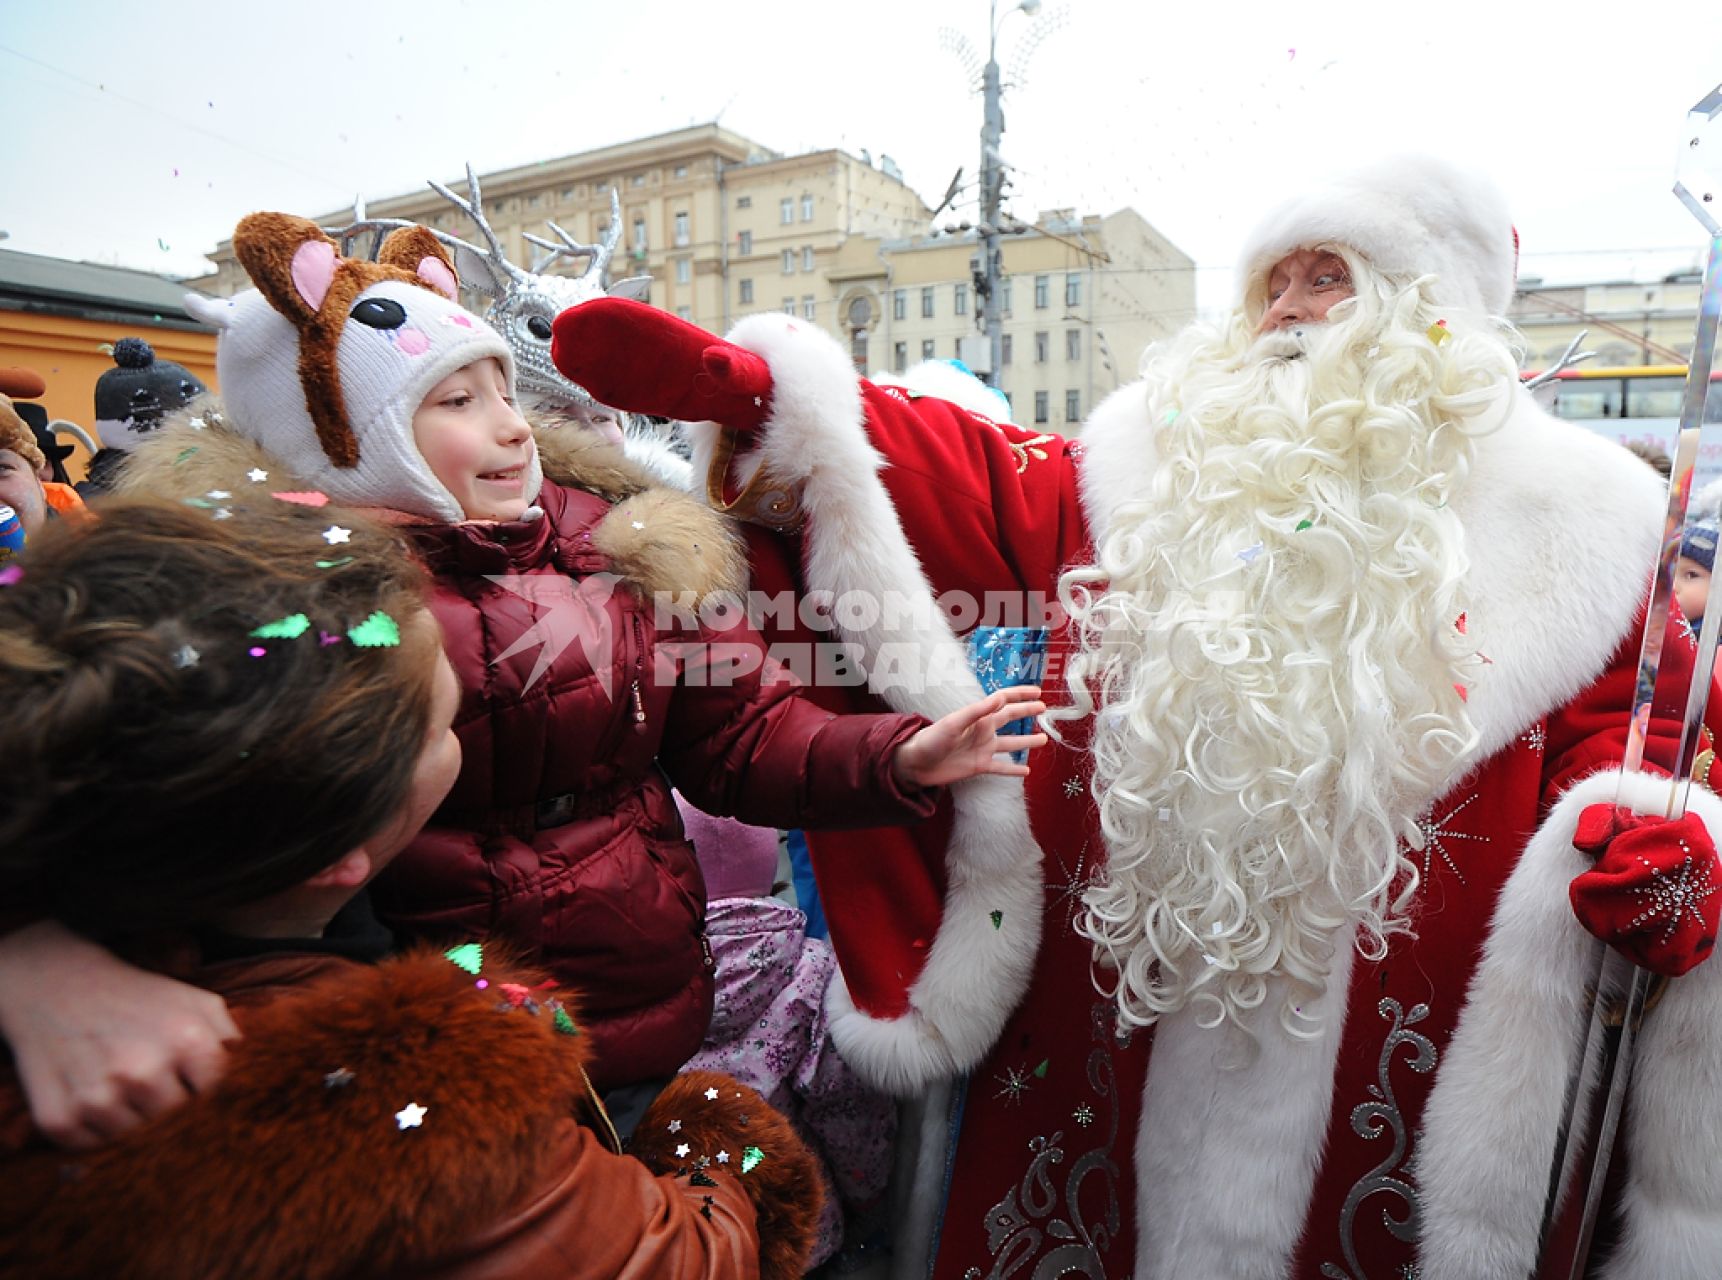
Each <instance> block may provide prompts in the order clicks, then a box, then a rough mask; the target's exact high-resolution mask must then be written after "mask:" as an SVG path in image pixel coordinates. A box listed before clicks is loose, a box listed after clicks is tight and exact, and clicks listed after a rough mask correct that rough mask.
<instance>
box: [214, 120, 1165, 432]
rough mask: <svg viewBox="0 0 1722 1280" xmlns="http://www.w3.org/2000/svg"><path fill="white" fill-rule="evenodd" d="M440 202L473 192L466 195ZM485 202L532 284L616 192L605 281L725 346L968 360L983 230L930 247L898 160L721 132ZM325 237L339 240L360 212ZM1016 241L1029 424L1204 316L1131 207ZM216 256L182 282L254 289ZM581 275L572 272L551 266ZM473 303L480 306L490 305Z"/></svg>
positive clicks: (1085, 399)
mask: <svg viewBox="0 0 1722 1280" xmlns="http://www.w3.org/2000/svg"><path fill="white" fill-rule="evenodd" d="M479 159H480V160H482V157H480V158H479ZM446 185H448V186H449V187H450V188H451V189H453V190H454V191H456V192H457V193H459V194H461V195H465V194H467V193H466V188H465V182H464V179H461V180H450V181H448V182H447V183H446ZM480 185H481V187H482V189H483V197H484V200H483V209H484V214H485V217H486V219H487V221H488V222H489V224H490V229H491V232H492V234H494V235H495V237H496V239H497V241H498V243H499V244H500V245H501V247H502V250H503V252H504V254H505V255H506V256H507V257H508V259H509V261H511V262H513V263H515V264H517V265H519V266H522V267H527V268H532V267H534V266H535V265H536V263H537V262H538V261H539V260H540V259H541V258H542V257H543V256H544V255H543V254H542V252H541V251H540V250H538V249H536V248H535V247H534V246H533V245H532V244H531V243H530V242H529V241H528V240H527V239H526V236H527V234H528V233H534V234H536V235H538V236H540V237H543V238H550V236H551V233H550V230H549V228H548V227H547V226H546V223H547V222H549V221H554V222H555V223H557V225H559V226H560V227H561V228H562V229H563V230H564V231H566V232H567V233H568V234H569V235H570V236H572V237H573V238H575V239H577V240H580V241H583V242H586V243H596V242H597V241H598V240H600V239H601V238H602V237H603V236H604V234H605V233H606V231H607V230H608V229H609V224H610V220H611V192H612V191H614V192H615V193H616V194H617V197H618V204H619V209H620V217H621V228H620V234H619V238H618V243H617V245H616V249H615V252H614V255H613V258H612V260H611V262H610V264H609V268H608V277H609V279H610V280H611V281H612V282H613V281H615V280H619V279H622V278H625V277H630V276H645V277H649V279H650V285H649V290H648V293H647V295H646V296H647V297H648V298H649V300H650V301H651V302H652V303H653V304H654V305H656V306H659V307H662V308H664V309H665V310H667V311H671V312H673V313H675V314H677V315H679V316H681V317H682V318H684V319H686V320H689V321H692V322H693V323H694V324H697V325H700V326H702V327H704V328H706V329H710V330H712V331H714V332H717V333H722V332H724V331H725V330H727V329H728V328H729V326H730V325H731V324H733V323H734V322H735V321H736V320H738V319H740V318H741V317H742V316H744V315H748V314H752V313H754V312H760V311H770V310H781V311H785V312H791V313H793V314H795V315H797V316H800V317H801V318H802V319H804V320H808V321H811V322H813V323H815V324H818V325H820V326H821V327H822V328H824V329H826V330H827V331H828V332H830V333H831V334H833V335H834V336H835V337H837V338H838V339H839V340H840V341H842V342H843V343H844V344H845V346H846V348H847V349H848V350H849V352H850V354H851V356H852V358H853V359H854V361H855V365H856V368H857V369H858V370H860V371H862V372H878V371H882V370H888V369H899V370H900V369H901V368H902V367H904V366H906V365H907V364H912V363H915V362H916V361H917V360H919V359H922V358H926V357H928V356H934V357H939V358H946V357H955V356H957V355H959V353H960V351H962V350H964V349H963V348H960V347H959V340H960V339H964V338H974V337H975V336H976V335H977V334H978V333H979V330H978V329H977V327H976V311H975V307H976V299H975V293H974V290H975V278H974V273H975V266H976V261H975V254H976V244H975V236H974V233H973V232H972V231H967V230H965V231H957V232H954V233H950V232H939V231H936V230H935V229H934V228H933V226H932V211H931V210H930V209H929V208H928V207H927V205H926V203H925V202H924V201H923V200H922V199H921V198H920V196H918V195H917V194H916V193H915V192H914V191H913V190H912V189H911V188H910V187H909V186H908V185H907V184H906V183H904V181H903V180H902V176H901V174H900V173H899V172H898V171H897V170H896V167H895V165H894V164H892V162H891V161H890V159H889V157H885V156H881V157H880V158H879V160H878V161H877V162H874V161H873V160H872V159H871V158H870V157H867V156H866V155H865V154H864V155H863V156H861V157H856V156H852V155H849V154H848V153H847V152H844V151H840V150H825V151H815V152H808V153H805V154H801V155H793V156H785V155H780V154H778V153H776V152H773V151H770V150H769V149H767V148H765V147H762V146H760V145H759V144H757V143H755V142H753V141H752V140H750V139H748V138H744V137H742V136H741V135H739V134H736V133H733V132H731V131H730V130H727V129H724V128H722V127H721V126H718V125H715V124H708V125H699V126H695V127H692V128H688V129H682V130H677V131H675V132H672V133H666V134H660V135H656V136H653V137H649V138H642V139H638V140H636V141H632V142H627V143H622V144H619V145H616V146H612V147H605V148H600V149H598V150H595V151H588V152H584V153H581V154H579V155H574V156H567V157H564V158H561V159H558V160H550V161H546V162H543V163H540V164H533V165H525V166H521V167H518V168H515V169H509V170H504V171H500V172H497V173H492V174H483V173H481V174H480ZM365 213H366V215H367V217H372V218H399V219H405V220H410V221H414V222H420V223H423V224H424V225H426V226H429V227H431V228H433V229H435V230H438V231H442V232H446V233H448V234H451V235H455V236H458V237H460V238H462V239H464V240H466V241H468V242H469V243H472V244H474V245H477V246H481V247H483V246H486V245H487V242H486V240H485V238H484V236H483V234H482V233H481V232H480V230H479V228H478V227H477V226H476V224H475V223H474V222H473V220H472V219H471V218H470V217H469V216H468V215H467V214H466V213H465V212H463V211H462V210H460V209H458V208H456V207H455V206H453V205H452V204H450V203H449V202H448V201H446V200H444V199H443V198H442V197H441V196H439V195H437V194H436V193H435V192H434V191H432V190H430V189H429V188H428V187H427V188H426V189H425V190H423V191H421V192H411V193H408V194H405V195H400V196H394V197H390V198H387V199H382V200H376V201H372V202H370V203H369V204H368V206H367V208H366V210H365ZM316 221H317V222H318V223H319V224H320V225H322V226H324V227H331V228H333V227H339V226H343V225H346V224H348V223H350V222H352V221H353V212H352V211H351V210H337V211H332V212H326V213H323V214H321V215H318V216H317V217H316ZM1017 225H1018V227H1019V228H1020V230H1018V231H1017V232H1016V233H1015V234H1012V235H1010V236H1008V237H1007V238H1006V239H1005V241H1004V243H1003V267H1004V272H1005V284H1004V287H1003V293H1002V300H1003V303H1004V315H1005V333H1006V342H1007V354H1006V358H1005V361H1004V363H1003V366H1002V367H1001V369H1000V371H999V372H1000V379H1001V387H1002V389H1003V390H1004V391H1005V392H1006V393H1007V394H1008V395H1009V396H1011V398H1012V405H1013V414H1014V416H1016V417H1017V418H1018V419H1019V420H1020V421H1023V422H1024V423H1034V422H1040V423H1045V424H1048V425H1051V426H1053V427H1054V428H1058V427H1066V428H1072V427H1074V424H1075V423H1077V422H1079V421H1080V419H1081V417H1082V416H1083V415H1085V414H1086V413H1087V411H1088V410H1089V409H1090V408H1091V407H1092V406H1093V404H1094V402H1095V400H1096V399H1097V398H1098V397H1100V396H1102V395H1104V394H1105V393H1106V392H1107V391H1109V390H1110V389H1111V388H1112V387H1114V386H1116V385H1118V383H1119V382H1122V381H1127V380H1129V378H1130V377H1132V376H1134V371H1135V368H1136V363H1137V360H1138V359H1139V357H1140V353H1141V351H1142V349H1143V347H1145V346H1146V345H1147V343H1148V342H1150V341H1152V340H1153V339H1154V338H1157V337H1160V336H1163V335H1164V334H1167V333H1170V332H1172V331H1173V330H1175V329H1176V328H1178V327H1179V326H1181V325H1182V324H1184V323H1185V322H1187V321H1188V320H1189V319H1190V318H1192V317H1193V315H1194V314H1195V284H1194V280H1195V277H1194V270H1193V264H1192V263H1191V261H1190V259H1189V258H1188V256H1187V255H1185V254H1183V253H1181V252H1180V251H1179V250H1178V249H1177V248H1176V247H1175V246H1173V245H1171V244H1170V242H1168V241H1167V240H1166V239H1165V238H1164V237H1162V236H1160V235H1159V233H1158V232H1156V231H1155V230H1154V229H1153V228H1152V227H1151V226H1149V225H1148V224H1147V222H1145V221H1144V220H1143V219H1142V218H1141V216H1140V215H1138V214H1136V213H1135V212H1134V211H1132V210H1128V209H1125V210H1121V211H1119V212H1117V213H1114V214H1112V215H1110V216H1108V217H1104V218H1102V217H1094V216H1088V217H1081V218H1079V217H1077V216H1075V214H1074V213H1073V212H1072V211H1069V210H1061V211H1053V212H1050V213H1048V214H1045V215H1043V216H1042V217H1041V218H1039V219H1037V220H1036V221H1035V223H1034V224H1032V225H1031V224H1017ZM211 258H212V260H213V261H214V262H215V264H216V270H215V271H214V272H213V273H212V274H211V275H209V276H206V277H204V278H202V279H199V280H195V281H189V282H187V283H188V284H190V285H191V286H192V287H194V288H198V289H201V290H203V291H204V292H207V293H212V294H218V295H231V294H232V293H235V292H237V291H238V290H239V289H242V288H244V287H245V286H246V285H247V284H248V280H247V277H246V275H245V272H244V269H243V267H241V266H240V265H239V263H238V262H237V260H236V259H235V257H234V255H233V247H232V244H231V242H224V243H223V244H222V245H221V246H220V247H218V248H217V249H216V251H215V252H214V253H213V254H212V255H211ZM581 269H583V264H581V263H580V262H578V261H574V262H570V261H569V260H567V259H563V260H560V261H556V262H553V263H551V264H550V265H549V266H548V268H547V270H549V271H551V272H553V273H558V274H578V273H579V272H580V270H581ZM468 303H469V305H472V306H474V308H475V309H477V310H480V311H482V310H483V308H484V299H483V297H482V296H481V295H473V296H470V297H469V298H468ZM966 350H967V353H968V354H970V355H971V356H972V355H973V354H974V349H973V348H967V349H966Z"/></svg>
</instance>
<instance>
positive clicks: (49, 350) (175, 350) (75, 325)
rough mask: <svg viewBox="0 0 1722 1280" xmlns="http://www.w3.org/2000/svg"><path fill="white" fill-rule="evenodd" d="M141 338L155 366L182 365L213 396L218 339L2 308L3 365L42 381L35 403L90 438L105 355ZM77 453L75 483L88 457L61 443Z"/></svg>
mask: <svg viewBox="0 0 1722 1280" xmlns="http://www.w3.org/2000/svg"><path fill="white" fill-rule="evenodd" d="M128 337H130V338H142V339H143V340H144V341H145V342H147V343H149V344H150V346H152V347H154V348H155V357H156V359H157V360H172V361H173V362H174V363H175V364H182V365H184V366H185V367H186V368H187V369H190V370H191V372H192V373H194V374H195V375H197V378H198V380H199V381H200V382H202V383H203V385H204V386H206V387H208V388H209V389H210V390H211V391H213V390H215V334H213V333H209V332H201V331H200V332H187V331H186V330H183V329H157V328H155V327H154V326H153V325H150V324H147V323H145V324H131V323H128V324H109V323H106V322H104V321H97V320H82V319H78V318H76V317H73V316H46V315H39V314H36V313H34V312H28V311H8V310H6V309H4V308H0V365H22V366H23V367H24V368H26V369H34V370H35V371H36V372H37V373H39V374H41V375H42V379H43V381H45V382H46V383H47V384H48V389H47V391H46V392H44V393H43V394H42V395H41V396H40V397H39V398H38V399H37V400H36V403H37V404H40V405H41V406H42V407H43V408H44V409H46V410H47V411H48V417H49V418H50V419H53V418H64V419H65V420H66V421H68V422H75V423H77V424H78V425H79V426H80V427H82V428H83V429H84V430H85V431H87V432H89V433H90V434H91V435H92V436H93V435H95V433H96V430H95V421H96V379H97V378H99V377H101V376H102V374H104V373H106V372H107V371H108V370H109V369H112V368H113V367H114V360H113V356H112V355H111V354H109V353H108V352H106V351H104V350H102V345H103V344H104V343H106V344H108V345H109V346H111V345H112V344H113V343H115V342H117V341H119V340H120V339H121V338H128ZM61 442H62V443H64V444H70V445H73V446H74V448H75V450H76V452H74V453H73V454H72V455H71V456H70V457H69V458H67V459H66V470H67V471H68V472H70V473H71V476H72V478H73V479H74V480H79V479H82V478H83V475H84V470H85V467H86V466H87V465H88V462H89V454H88V453H87V452H85V450H84V447H83V446H82V445H80V444H78V443H77V441H76V440H74V439H73V438H72V437H70V436H64V437H61Z"/></svg>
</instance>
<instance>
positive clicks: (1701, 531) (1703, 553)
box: [1680, 520, 1722, 570]
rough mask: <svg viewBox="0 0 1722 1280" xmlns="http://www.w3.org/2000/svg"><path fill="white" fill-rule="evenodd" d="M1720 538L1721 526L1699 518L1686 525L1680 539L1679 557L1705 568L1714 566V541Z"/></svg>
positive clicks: (1721, 533) (1721, 536)
mask: <svg viewBox="0 0 1722 1280" xmlns="http://www.w3.org/2000/svg"><path fill="white" fill-rule="evenodd" d="M1719 538H1722V528H1718V527H1717V526H1716V525H1714V524H1712V523H1710V522H1709V521H1708V520H1700V521H1697V522H1696V523H1694V524H1689V525H1687V526H1686V532H1685V534H1684V535H1682V537H1681V539H1680V558H1681V559H1683V560H1690V561H1692V562H1693V563H1694V564H1697V565H1701V566H1703V568H1704V569H1706V570H1712V569H1714V568H1715V567H1716V543H1717V540H1718V539H1719Z"/></svg>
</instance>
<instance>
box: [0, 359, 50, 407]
mask: <svg viewBox="0 0 1722 1280" xmlns="http://www.w3.org/2000/svg"><path fill="white" fill-rule="evenodd" d="M47 389H48V384H47V382H45V381H44V380H43V378H42V375H41V374H39V373H37V372H36V371H35V370H34V369H25V368H22V367H20V366H18V365H15V364H12V365H7V366H5V367H4V368H0V396H11V397H12V398H13V399H14V400H34V399H35V398H36V397H37V396H39V395H41V394H42V393H43V392H44V391H46V390H47Z"/></svg>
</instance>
